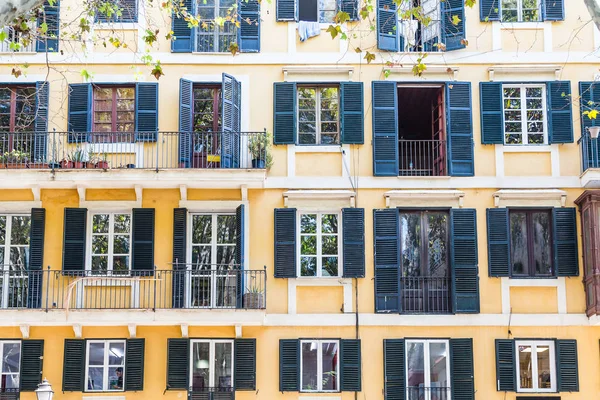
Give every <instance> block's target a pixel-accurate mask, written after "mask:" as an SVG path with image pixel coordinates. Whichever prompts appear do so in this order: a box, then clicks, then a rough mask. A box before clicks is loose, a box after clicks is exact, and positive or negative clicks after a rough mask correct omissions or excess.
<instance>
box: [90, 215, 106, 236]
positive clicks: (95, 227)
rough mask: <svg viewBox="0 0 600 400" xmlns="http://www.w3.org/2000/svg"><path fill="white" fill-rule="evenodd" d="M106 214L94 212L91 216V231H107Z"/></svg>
mask: <svg viewBox="0 0 600 400" xmlns="http://www.w3.org/2000/svg"><path fill="white" fill-rule="evenodd" d="M108 221H109V215H108V214H95V215H94V216H93V218H92V232H93V233H108V223H109V222H108Z"/></svg>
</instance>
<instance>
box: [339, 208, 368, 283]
mask: <svg viewBox="0 0 600 400" xmlns="http://www.w3.org/2000/svg"><path fill="white" fill-rule="evenodd" d="M342 235H343V243H344V244H343V251H342V253H343V256H344V257H343V260H344V268H343V269H344V277H345V278H364V277H365V209H364V208H343V209H342Z"/></svg>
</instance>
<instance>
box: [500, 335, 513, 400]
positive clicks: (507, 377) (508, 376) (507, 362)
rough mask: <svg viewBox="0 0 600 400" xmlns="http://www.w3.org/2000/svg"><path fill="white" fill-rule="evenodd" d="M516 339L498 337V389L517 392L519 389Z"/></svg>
mask: <svg viewBox="0 0 600 400" xmlns="http://www.w3.org/2000/svg"><path fill="white" fill-rule="evenodd" d="M515 352H516V351H515V341H514V340H510V339H496V390H497V391H498V392H515V391H516V390H517V369H516V364H515V363H516V356H515Z"/></svg>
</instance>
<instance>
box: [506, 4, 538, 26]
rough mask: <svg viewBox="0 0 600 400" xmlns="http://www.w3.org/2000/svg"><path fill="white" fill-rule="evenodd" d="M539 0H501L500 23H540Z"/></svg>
mask: <svg viewBox="0 0 600 400" xmlns="http://www.w3.org/2000/svg"><path fill="white" fill-rule="evenodd" d="M541 15H542V9H541V5H540V0H502V22H536V21H541Z"/></svg>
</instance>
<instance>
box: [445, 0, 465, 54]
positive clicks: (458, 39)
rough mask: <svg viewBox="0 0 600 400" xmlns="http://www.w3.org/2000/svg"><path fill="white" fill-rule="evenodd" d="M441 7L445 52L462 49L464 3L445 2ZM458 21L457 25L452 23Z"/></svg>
mask: <svg viewBox="0 0 600 400" xmlns="http://www.w3.org/2000/svg"><path fill="white" fill-rule="evenodd" d="M440 5H441V7H442V35H443V39H442V40H443V41H444V44H445V45H446V51H451V50H458V49H464V48H465V47H467V46H466V43H465V1H464V0H445V1H442V2H440ZM455 20H456V21H458V23H457V24H455V23H454V22H455Z"/></svg>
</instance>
